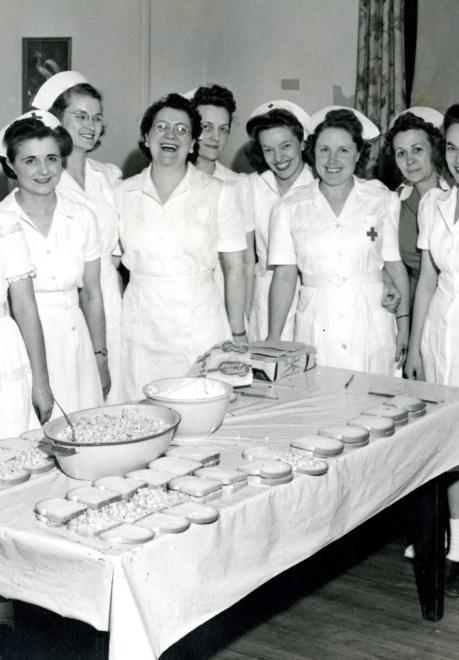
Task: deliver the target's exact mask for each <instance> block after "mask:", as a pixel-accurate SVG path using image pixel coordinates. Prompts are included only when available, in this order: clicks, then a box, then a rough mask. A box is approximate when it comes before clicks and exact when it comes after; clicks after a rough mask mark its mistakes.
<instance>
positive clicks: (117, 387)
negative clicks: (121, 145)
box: [57, 158, 121, 403]
mask: <svg viewBox="0 0 459 660" xmlns="http://www.w3.org/2000/svg"><path fill="white" fill-rule="evenodd" d="M120 179H121V170H120V169H119V168H118V167H117V166H116V165H112V164H111V163H100V162H98V161H96V160H93V159H92V158H87V159H86V167H85V184H84V190H83V188H81V186H80V185H79V184H78V183H77V181H75V179H74V178H73V177H72V176H71V175H70V174H69V173H68V172H67V171H66V170H64V171H63V172H62V176H61V179H60V182H59V184H58V186H57V190H60V191H61V192H62V193H63V194H64V195H65V196H66V197H69V198H70V199H73V200H74V201H75V202H78V203H79V204H85V205H86V206H88V207H89V208H90V209H91V211H92V212H93V213H94V215H95V217H96V218H97V226H98V228H99V234H100V238H101V257H100V285H101V288H102V295H103V297H104V312H105V327H106V333H107V349H108V367H109V370H110V378H111V388H110V392H109V394H108V396H107V399H106V403H121V373H120V359H121V356H120V351H121V292H120V287H119V282H118V274H117V270H116V268H115V266H114V264H113V262H112V254H119V248H118V213H117V210H116V206H115V193H114V189H115V186H116V185H117V184H118V183H119V181H120Z"/></svg>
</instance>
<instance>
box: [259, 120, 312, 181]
mask: <svg viewBox="0 0 459 660" xmlns="http://www.w3.org/2000/svg"><path fill="white" fill-rule="evenodd" d="M270 128H288V129H289V130H290V132H291V133H292V135H293V136H294V137H295V138H296V139H297V140H298V141H299V142H300V143H301V142H303V140H304V129H303V126H302V124H301V122H300V121H299V120H298V119H297V118H296V117H295V115H294V114H292V113H291V112H290V111H289V110H284V109H282V108H273V109H272V110H270V111H269V112H267V113H265V114H264V115H257V116H256V117H252V119H249V121H248V122H247V124H246V131H247V134H248V135H249V137H250V143H249V145H248V148H247V151H246V154H247V158H248V159H249V163H250V164H251V166H252V167H253V168H254V169H255V170H256V171H257V172H258V174H261V173H262V172H266V170H269V167H268V165H267V163H266V161H265V157H264V155H263V151H262V149H261V146H260V133H261V132H262V131H267V130H269V129H270ZM304 160H305V156H304V151H303V161H304Z"/></svg>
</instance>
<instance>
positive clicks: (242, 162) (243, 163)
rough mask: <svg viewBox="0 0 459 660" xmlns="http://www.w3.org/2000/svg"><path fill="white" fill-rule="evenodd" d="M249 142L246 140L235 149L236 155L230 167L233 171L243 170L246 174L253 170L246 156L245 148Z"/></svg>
mask: <svg viewBox="0 0 459 660" xmlns="http://www.w3.org/2000/svg"><path fill="white" fill-rule="evenodd" d="M249 144H250V142H246V143H245V144H243V145H242V147H239V149H238V150H237V151H236V155H235V156H234V158H233V161H232V163H231V169H232V170H234V171H235V172H245V173H246V174H250V173H251V172H254V169H253V167H252V166H251V164H250V162H249V159H248V157H247V149H248V148H249Z"/></svg>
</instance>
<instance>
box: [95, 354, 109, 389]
mask: <svg viewBox="0 0 459 660" xmlns="http://www.w3.org/2000/svg"><path fill="white" fill-rule="evenodd" d="M96 362H97V368H98V370H99V377H100V383H101V385H102V392H103V395H104V399H106V398H107V395H108V393H109V392H110V388H111V386H112V381H111V379H110V372H109V370H108V359H107V356H106V355H100V354H99V353H98V354H97V355H96Z"/></svg>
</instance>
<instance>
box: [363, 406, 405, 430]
mask: <svg viewBox="0 0 459 660" xmlns="http://www.w3.org/2000/svg"><path fill="white" fill-rule="evenodd" d="M362 415H374V416H375V417H388V418H389V419H391V420H392V421H393V422H394V424H395V426H396V427H398V426H404V425H405V424H408V411H407V410H403V408H396V407H395V406H390V405H388V404H387V405H384V404H381V405H380V406H375V407H374V408H367V410H364V411H363V412H362Z"/></svg>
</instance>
